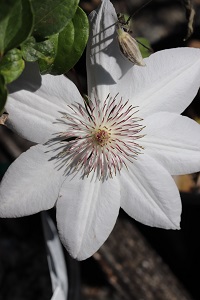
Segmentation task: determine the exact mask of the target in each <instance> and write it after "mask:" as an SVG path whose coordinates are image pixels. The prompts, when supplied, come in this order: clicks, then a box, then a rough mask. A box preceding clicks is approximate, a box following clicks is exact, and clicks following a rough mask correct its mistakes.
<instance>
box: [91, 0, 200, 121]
mask: <svg viewBox="0 0 200 300" xmlns="http://www.w3.org/2000/svg"><path fill="white" fill-rule="evenodd" d="M90 22H91V32H90V38H89V42H88V48H87V70H88V85H89V86H88V91H89V96H90V97H97V98H99V99H100V100H104V99H105V98H106V96H107V95H108V94H109V93H110V94H111V96H112V97H114V96H115V95H116V94H117V93H119V96H120V97H123V98H124V100H128V99H129V100H130V101H132V104H133V105H138V106H139V107H140V111H141V114H142V115H141V116H142V117H144V116H146V115H147V114H148V115H149V114H151V113H153V112H158V111H170V112H177V113H181V112H182V111H183V110H184V109H185V108H186V107H187V106H188V105H189V104H190V102H191V101H192V100H193V98H194V96H195V95H196V93H197V90H198V88H199V85H200V50H199V49H192V48H176V49H168V50H163V51H159V52H156V53H155V54H152V55H151V56H150V57H149V58H147V59H145V63H146V67H140V66H136V65H133V64H132V63H131V62H129V61H128V59H126V58H125V57H124V56H123V55H122V53H121V51H120V48H119V44H118V41H117V34H116V25H115V24H116V22H117V16H116V12H115V9H114V8H113V6H112V4H111V3H110V1H109V0H107V1H106V0H103V1H102V3H101V6H100V7H99V9H98V10H97V11H94V12H92V14H91V16H90Z"/></svg>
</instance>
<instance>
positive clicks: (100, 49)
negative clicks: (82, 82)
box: [86, 0, 121, 100]
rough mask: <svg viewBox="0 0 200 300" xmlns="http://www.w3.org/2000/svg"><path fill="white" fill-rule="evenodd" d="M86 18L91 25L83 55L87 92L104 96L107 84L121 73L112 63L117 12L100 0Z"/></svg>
mask: <svg viewBox="0 0 200 300" xmlns="http://www.w3.org/2000/svg"><path fill="white" fill-rule="evenodd" d="M89 20H90V25H91V26H90V36H89V40H88V45H87V56H86V58H87V76H88V94H89V97H90V98H98V99H100V100H104V99H105V98H106V97H107V95H108V94H109V92H110V88H111V87H110V86H111V85H115V83H117V82H116V78H118V77H121V70H120V68H119V66H118V65H117V64H116V57H117V56H119V54H120V53H119V45H118V44H117V36H116V30H115V24H116V22H117V15H116V12H115V9H114V7H113V5H112V4H111V3H110V1H107V0H102V3H101V5H100V6H99V8H98V9H97V10H96V11H93V12H92V13H91V14H90V16H89ZM120 56H121V55H120Z"/></svg>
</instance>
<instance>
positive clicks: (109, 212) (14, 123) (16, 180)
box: [0, 0, 200, 260]
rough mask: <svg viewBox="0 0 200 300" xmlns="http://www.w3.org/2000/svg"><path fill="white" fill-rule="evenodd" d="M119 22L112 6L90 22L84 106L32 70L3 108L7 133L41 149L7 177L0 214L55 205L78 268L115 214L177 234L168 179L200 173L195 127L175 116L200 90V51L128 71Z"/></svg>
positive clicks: (174, 52)
mask: <svg viewBox="0 0 200 300" xmlns="http://www.w3.org/2000/svg"><path fill="white" fill-rule="evenodd" d="M116 21H117V16H116V13H115V10H114V8H113V6H112V4H111V3H110V1H109V0H103V1H102V4H101V6H100V8H99V9H98V11H95V12H93V13H92V15H91V34H90V40H89V44H88V51H87V69H88V70H87V71H88V82H89V87H88V92H89V100H88V103H87V105H85V104H84V102H83V99H82V97H81V95H80V94H79V92H78V90H77V88H76V87H75V85H74V84H73V83H72V82H71V81H70V80H68V79H67V78H65V77H64V76H57V77H53V76H51V75H45V76H42V78H39V77H37V76H36V75H35V74H36V73H37V72H34V71H33V70H32V71H31V73H30V72H29V73H28V75H30V76H31V77H32V78H31V81H30V78H28V76H27V74H24V75H22V76H21V77H20V78H19V79H18V80H17V81H16V82H15V85H12V86H11V92H12V94H11V95H10V96H9V100H8V103H7V111H8V113H9V126H10V127H11V128H12V129H14V130H15V131H17V132H18V133H19V134H21V135H22V136H23V137H25V138H27V139H29V140H31V141H33V142H36V143H39V144H38V145H37V146H33V147H32V148H31V149H30V150H28V151H27V152H25V153H23V154H22V155H21V156H20V157H19V158H18V159H16V161H15V162H14V163H13V164H12V165H11V166H10V168H9V169H8V171H7V172H6V174H5V176H4V178H3V180H2V183H1V186H0V216H1V217H19V216H24V215H29V214H34V213H37V212H39V211H42V210H47V209H50V208H52V207H53V206H56V211H57V226H58V230H59V234H60V238H61V240H62V242H63V244H64V246H65V247H66V248H67V250H68V251H69V253H70V254H71V255H72V256H73V257H74V258H77V259H79V260H81V259H85V258H87V257H89V256H90V255H92V254H93V253H94V252H95V251H97V250H98V248H99V247H100V246H101V245H102V244H103V243H104V241H105V240H106V239H107V237H108V235H109V234H110V232H111V231H112V229H113V226H114V224H115V222H116V219H117V216H118V213H119V208H120V206H121V207H122V208H123V209H124V210H125V211H126V212H127V213H128V214H129V215H130V216H131V217H133V218H134V219H136V220H138V221H140V222H142V223H144V224H147V225H150V226H157V227H162V228H168V229H169V228H171V229H179V224H180V214H181V201H180V195H179V192H178V189H177V187H176V185H175V183H174V180H173V179H172V177H171V175H177V174H184V173H191V172H196V171H199V170H200V138H199V137H200V128H199V125H198V124H197V123H195V122H194V121H193V120H191V119H189V118H187V117H183V116H180V113H181V112H182V111H183V110H184V109H185V108H186V107H187V106H188V105H189V104H190V103H191V101H192V100H193V98H194V96H195V95H196V93H197V90H198V88H199V85H200V50H197V49H189V48H178V49H170V50H166V51H160V52H157V53H155V54H153V55H151V56H150V57H149V58H147V59H145V64H146V67H138V66H133V65H132V63H130V62H129V61H128V60H127V59H126V58H125V57H124V56H123V55H122V54H121V52H120V49H119V45H118V43H117V38H116V28H115V27H116V26H115V22H116ZM31 66H32V67H33V66H34V65H31ZM27 71H28V70H27ZM36 71H37V70H36Z"/></svg>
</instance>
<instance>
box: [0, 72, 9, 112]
mask: <svg viewBox="0 0 200 300" xmlns="http://www.w3.org/2000/svg"><path fill="white" fill-rule="evenodd" d="M7 95H8V92H7V89H6V86H5V80H4V78H3V76H1V75H0V114H1V113H2V112H3V109H4V106H5V104H6V99H7Z"/></svg>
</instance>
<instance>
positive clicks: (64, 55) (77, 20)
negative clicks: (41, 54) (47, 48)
mask: <svg viewBox="0 0 200 300" xmlns="http://www.w3.org/2000/svg"><path fill="white" fill-rule="evenodd" d="M88 28H89V25H88V18H87V16H86V14H85V13H84V12H83V11H82V9H81V8H79V7H78V9H77V11H76V14H75V16H74V18H73V20H72V21H71V22H70V23H69V24H68V25H67V26H66V27H65V28H64V30H63V31H61V32H60V33H59V34H58V35H55V36H54V38H52V39H51V43H52V46H53V47H54V49H55V50H54V51H55V56H54V60H53V61H52V62H51V59H52V57H51V59H48V60H47V59H45V60H44V59H39V61H38V62H39V66H40V71H41V73H42V74H46V73H50V74H53V75H59V74H63V73H66V72H67V71H69V70H70V69H71V68H72V67H73V66H74V65H75V63H76V62H77V61H78V60H79V58H80V57H81V55H82V53H83V50H84V48H85V46H86V43H87V39H88V33H89V29H88ZM51 53H53V51H52V52H51Z"/></svg>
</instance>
